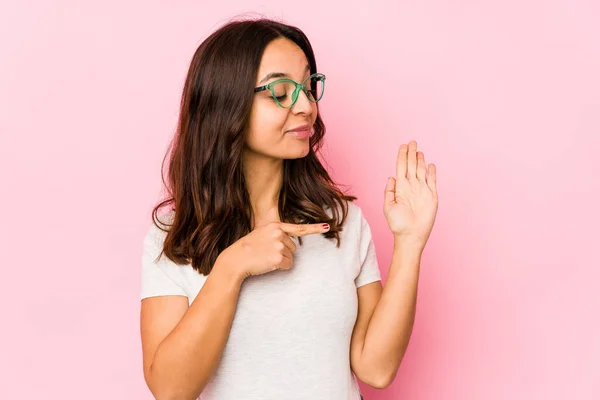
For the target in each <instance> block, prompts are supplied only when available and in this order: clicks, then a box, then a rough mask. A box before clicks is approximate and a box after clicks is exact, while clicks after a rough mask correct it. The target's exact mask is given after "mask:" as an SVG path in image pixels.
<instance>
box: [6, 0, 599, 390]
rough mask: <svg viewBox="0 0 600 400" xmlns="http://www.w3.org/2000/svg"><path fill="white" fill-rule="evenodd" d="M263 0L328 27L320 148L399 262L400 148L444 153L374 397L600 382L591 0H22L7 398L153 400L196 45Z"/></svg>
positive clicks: (14, 44)
mask: <svg viewBox="0 0 600 400" xmlns="http://www.w3.org/2000/svg"><path fill="white" fill-rule="evenodd" d="M225 3H228V4H225ZM317 6H318V7H317ZM245 11H257V12H260V13H264V14H266V15H267V16H271V17H283V18H284V19H285V20H286V21H288V22H290V23H294V24H297V25H299V26H300V27H301V28H302V29H304V30H305V32H306V33H307V34H308V36H309V38H310V39H311V40H312V43H313V46H314V48H315V51H316V54H317V60H318V64H319V67H320V69H321V71H323V72H325V73H326V74H327V77H328V81H327V82H328V83H327V94H326V98H325V99H324V101H323V103H322V109H323V114H324V118H325V121H326V123H327V126H328V145H327V151H326V154H325V155H326V157H328V160H329V163H330V164H331V168H332V172H333V174H334V176H335V177H336V178H337V179H338V180H339V181H340V182H341V183H345V184H349V185H352V187H353V188H354V192H355V193H356V194H357V195H358V196H359V198H360V200H359V202H358V204H359V205H361V206H362V207H363V209H364V210H365V213H366V215H367V217H368V219H369V221H370V222H371V225H372V227H373V231H374V237H375V242H376V246H377V250H378V255H379V260H380V264H381V268H382V272H383V274H384V276H386V275H387V265H388V262H389V260H390V250H391V244H392V242H391V237H390V235H389V234H388V230H387V229H388V228H387V226H386V222H385V219H384V217H383V214H382V212H381V208H382V206H381V204H382V193H383V188H384V186H385V181H386V178H387V176H388V174H392V173H393V171H394V162H395V156H396V149H397V147H398V146H399V145H400V144H401V143H407V142H408V141H409V140H410V139H416V140H417V141H418V143H419V148H420V149H421V150H423V151H424V152H425V155H426V157H427V161H428V162H434V163H435V164H436V165H437V167H438V188H439V193H440V207H439V212H438V217H437V221H436V226H435V228H434V231H433V234H432V236H431V239H430V242H429V244H428V246H427V248H426V250H425V254H424V257H423V263H422V272H421V280H420V288H419V303H418V315H417V321H416V325H415V328H414V333H413V337H412V341H411V343H410V346H409V349H408V353H407V354H406V357H405V359H404V361H403V364H402V366H401V369H400V371H399V374H398V377H397V379H396V381H395V382H394V383H393V385H392V386H390V387H389V388H387V389H385V390H383V391H376V390H372V389H369V388H367V387H365V386H363V388H364V391H365V395H366V396H365V397H366V399H368V400H384V399H385V400H388V399H410V400H426V399H427V400H430V399H431V400H446V399H460V400H471V399H473V400H475V399H477V400H480V399H486V400H496V399H497V400H500V399H502V400H505V399H528V400H529V399H544V400H548V399H598V398H600V364H599V363H598V360H599V359H600V310H599V309H600V298H599V294H598V292H597V290H598V288H599V285H598V281H599V279H600V273H599V272H598V271H599V267H600V256H599V252H598V242H599V240H600V234H599V233H598V232H599V231H598V226H599V223H600V217H599V212H598V205H599V204H600V179H599V178H598V173H599V172H600V163H599V156H598V146H599V145H600V139H599V137H600V117H599V106H600V100H599V99H600V74H599V71H600V44H599V43H600V25H599V24H597V21H598V20H600V7H599V6H598V2H595V1H591V0H590V1H583V0H581V1H576V0H557V1H552V2H548V1H541V0H539V1H528V2H523V1H516V0H510V1H496V2H489V1H487V2H481V1H465V0H462V1H460V0H456V1H452V2H445V1H439V0H438V1H434V0H429V1H420V2H410V1H402V2H392V1H389V2H384V1H368V2H363V1H360V2H358V1H344V2H340V3H339V4H334V2H324V1H318V2H298V3H293V2H292V3H290V2H284V1H281V0H278V1H262V2H255V5H252V3H251V2H248V1H235V2H233V1H230V2H214V3H213V4H211V5H207V4H203V3H202V2H199V1H194V2H193V1H178V2H156V1H152V2H148V1H144V2H142V1H114V0H112V1H95V2H83V1H75V0H71V1H64V0H63V1H60V0H59V1H54V2H50V1H19V2H16V1H13V2H3V3H2V4H1V5H0V15H1V16H2V17H1V18H0V19H1V22H0V50H1V53H2V54H1V57H0V132H1V135H0V160H1V161H0V162H1V163H2V168H0V171H1V172H0V173H1V176H0V178H1V181H2V183H3V187H4V190H3V193H2V196H1V197H2V209H3V210H5V214H4V216H3V220H2V225H3V226H4V229H3V230H2V231H1V233H0V235H2V237H1V238H0V243H1V246H2V252H1V254H2V266H3V268H2V270H3V271H4V274H3V278H2V279H0V282H2V283H1V286H2V290H0V296H1V298H0V304H2V313H3V315H4V316H5V319H4V321H5V322H4V324H3V325H2V329H1V330H0V346H2V347H1V354H2V355H1V356H0V368H1V369H2V371H0V376H2V378H1V381H2V383H1V384H0V397H1V398H6V399H36V398H47V399H81V398H86V399H88V400H96V399H98V400H99V399H108V398H110V399H115V400H117V399H150V398H151V395H150V392H149V391H148V390H147V389H146V386H145V383H144V380H143V376H142V368H141V349H140V339H139V285H140V268H141V266H140V261H141V259H140V257H141V240H142V235H143V233H144V232H145V229H146V228H147V227H148V224H149V215H150V208H151V206H152V205H153V204H154V202H155V201H156V200H157V199H158V195H159V192H160V177H159V169H160V162H161V160H162V156H163V151H164V149H165V146H166V145H167V142H168V140H169V138H170V136H171V134H172V132H173V129H174V126H175V122H176V118H177V111H178V110H177V108H178V102H179V96H180V91H181V88H182V83H183V78H184V74H185V72H186V68H187V65H188V62H189V60H190V58H191V56H192V53H193V52H194V50H195V49H196V47H197V46H198V44H199V43H200V41H201V40H202V39H203V38H204V37H206V35H208V34H209V32H211V31H212V30H213V29H215V28H216V27H217V26H218V25H220V24H221V23H222V22H224V21H225V20H226V19H227V18H229V17H231V16H234V15H236V14H238V13H240V12H245ZM594 21H596V22H594ZM594 291H596V292H594Z"/></svg>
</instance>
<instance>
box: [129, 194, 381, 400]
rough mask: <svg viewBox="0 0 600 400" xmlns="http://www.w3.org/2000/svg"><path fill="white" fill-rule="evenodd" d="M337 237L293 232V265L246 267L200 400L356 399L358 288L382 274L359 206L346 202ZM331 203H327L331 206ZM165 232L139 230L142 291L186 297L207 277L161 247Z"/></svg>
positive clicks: (194, 295)
mask: <svg viewBox="0 0 600 400" xmlns="http://www.w3.org/2000/svg"><path fill="white" fill-rule="evenodd" d="M348 206H349V210H348V217H347V219H346V221H345V224H344V229H343V231H342V232H341V233H340V238H341V244H340V248H337V247H336V241H335V239H326V238H324V237H323V236H322V235H320V234H317V235H309V236H304V237H303V238H302V246H300V245H299V243H298V240H297V239H296V238H292V240H293V241H294V243H295V244H296V245H297V249H296V251H295V253H294V266H293V267H292V268H291V269H290V270H286V271H273V272H269V273H267V274H264V275H259V276H250V277H248V278H247V279H246V280H245V281H244V283H243V284H242V287H241V291H240V295H239V300H238V306H237V310H236V314H235V317H234V320H233V324H232V327H231V331H230V334H229V337H228V340H227V344H226V345H225V349H224V351H223V355H222V358H221V360H220V362H219V365H218V366H217V369H216V372H215V374H214V375H213V377H212V378H211V380H210V382H209V383H208V385H207V386H206V387H205V389H204V391H203V392H202V394H201V395H200V399H203V400H258V399H260V400H321V399H322V400H359V399H360V398H361V397H360V390H359V387H358V384H357V381H356V378H355V376H354V374H353V373H352V370H351V367H350V338H351V335H352V330H353V328H354V324H355V322H356V316H357V310H358V308H357V307H358V298H357V292H356V289H357V288H358V287H360V286H362V285H366V284H368V283H371V282H375V281H378V280H380V279H381V275H380V272H379V268H378V263H377V258H376V255H375V247H374V244H373V240H372V237H371V229H370V227H369V224H368V222H367V220H366V219H365V217H364V215H363V213H362V210H361V209H360V207H359V206H357V205H356V204H354V203H352V202H349V203H348ZM327 211H328V212H329V210H327ZM164 235H166V233H164V232H163V231H161V230H159V229H158V228H157V227H155V226H154V225H152V226H151V227H150V229H149V231H148V233H147V234H146V236H145V238H144V249H143V258H142V293H141V297H142V299H144V298H146V297H152V296H163V295H181V296H187V297H188V299H189V304H190V305H191V304H192V302H193V301H194V299H195V298H196V295H197V294H198V292H199V291H200V289H201V288H202V285H203V284H204V282H205V281H206V277H205V276H204V275H201V274H199V273H198V272H196V271H195V270H194V269H192V267H191V265H184V266H179V265H177V264H175V263H173V262H172V261H171V260H169V259H167V258H166V256H164V255H163V257H161V259H160V260H159V261H158V262H156V263H155V262H154V261H153V260H154V259H155V258H156V257H157V256H158V254H159V252H160V250H161V249H162V241H163V239H164Z"/></svg>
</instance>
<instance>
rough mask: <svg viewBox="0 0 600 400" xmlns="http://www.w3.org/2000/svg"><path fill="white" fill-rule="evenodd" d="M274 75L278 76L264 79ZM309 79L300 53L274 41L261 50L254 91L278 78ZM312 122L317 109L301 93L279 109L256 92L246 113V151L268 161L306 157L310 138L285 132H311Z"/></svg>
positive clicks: (285, 42)
mask: <svg viewBox="0 0 600 400" xmlns="http://www.w3.org/2000/svg"><path fill="white" fill-rule="evenodd" d="M275 73H277V74H280V75H278V76H277V77H271V78H268V79H265V78H267V77H268V76H269V75H271V74H275ZM309 75H310V70H309V65H308V60H307V59H306V56H305V55H304V52H303V51H302V49H301V48H300V47H298V45H296V44H295V43H294V42H292V41H291V40H288V39H284V38H278V39H275V40H273V41H272V42H271V43H269V44H268V45H267V47H266V48H265V51H264V53H263V56H262V59H261V62H260V68H259V70H258V77H257V79H256V85H255V87H258V86H262V85H266V84H267V83H270V82H273V81H275V80H277V79H280V78H281V77H286V78H290V79H293V80H294V81H296V82H298V83H302V82H303V81H304V80H305V79H306V78H308V76H309ZM288 96H291V93H288ZM316 118H317V105H316V104H315V103H313V102H310V101H309V100H308V97H306V93H304V91H300V94H299V95H298V100H297V101H296V103H295V104H294V105H293V106H292V107H289V108H282V107H280V106H279V105H278V104H277V103H276V102H275V99H274V98H273V96H272V95H271V92H270V91H269V90H268V89H267V90H263V91H260V92H257V93H255V94H254V101H253V103H252V110H251V111H250V126H249V130H248V132H247V136H246V147H247V148H248V149H249V150H250V151H251V152H254V153H258V154H260V155H264V156H267V157H272V158H278V159H291V158H301V157H305V156H306V155H308V151H309V140H310V138H309V137H305V136H306V135H302V132H298V133H292V132H289V131H290V130H292V129H296V128H298V127H302V126H307V127H308V130H309V132H312V128H313V125H314V123H315V120H316Z"/></svg>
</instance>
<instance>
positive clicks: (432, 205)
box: [383, 140, 438, 249]
mask: <svg viewBox="0 0 600 400" xmlns="http://www.w3.org/2000/svg"><path fill="white" fill-rule="evenodd" d="M437 209H438V193H437V188H436V168H435V165H434V164H429V168H427V164H425V155H424V154H423V153H422V152H420V151H417V142H416V141H414V140H412V141H411V142H410V143H409V144H408V145H406V144H402V145H401V146H400V149H399V150H398V162H397V166H396V179H394V178H391V177H390V178H389V179H388V182H387V185H386V188H385V199H384V205H383V212H384V214H385V218H386V220H387V222H388V225H389V227H390V229H391V231H392V233H393V234H394V237H395V238H396V239H400V240H404V239H406V240H409V241H412V242H414V243H415V244H416V245H418V246H420V247H421V249H423V248H424V247H425V244H426V243H427V240H428V239H429V235H430V234H431V230H432V229H433V224H434V222H435V216H436V214H437Z"/></svg>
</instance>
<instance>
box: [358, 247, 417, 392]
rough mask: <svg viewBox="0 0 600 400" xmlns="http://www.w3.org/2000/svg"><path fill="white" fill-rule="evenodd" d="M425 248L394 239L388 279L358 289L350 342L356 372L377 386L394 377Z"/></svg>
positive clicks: (403, 348)
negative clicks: (384, 281) (357, 301)
mask: <svg viewBox="0 0 600 400" xmlns="http://www.w3.org/2000/svg"><path fill="white" fill-rule="evenodd" d="M421 254H422V249H421V247H420V246H414V245H412V244H411V243H410V242H407V241H402V240H398V239H394V250H393V253H392V261H391V265H390V269H389V274H388V279H387V281H386V284H385V286H384V287H383V289H382V286H381V283H380V282H374V283H371V284H368V285H365V286H362V287H360V288H359V289H358V299H359V306H358V317H357V322H356V326H355V329H354V332H353V334H352V342H351V355H350V358H351V365H352V369H353V371H354V373H355V374H356V376H357V377H358V378H359V379H360V380H361V381H362V382H364V383H366V384H368V385H370V386H373V387H375V388H378V389H383V388H385V387H387V386H388V385H389V384H390V383H391V382H392V381H393V380H394V378H395V376H396V373H397V372H398V368H399V367H400V362H401V361H402V358H403V357H404V353H405V352H406V348H407V347H408V343H409V340H410V336H411V333H412V328H413V325H414V319H415V309H416V299H417V284H418V277H419V268H420V260H421Z"/></svg>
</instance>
